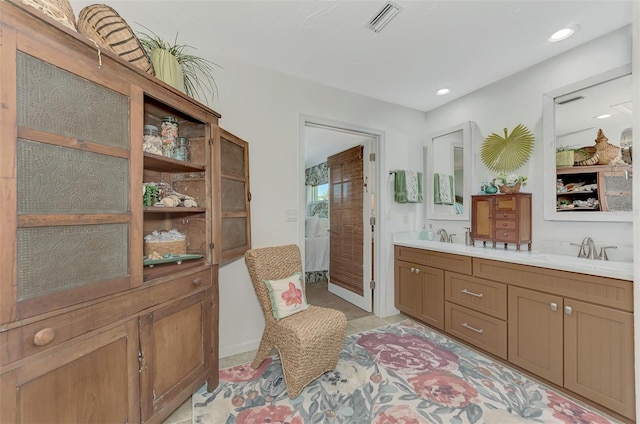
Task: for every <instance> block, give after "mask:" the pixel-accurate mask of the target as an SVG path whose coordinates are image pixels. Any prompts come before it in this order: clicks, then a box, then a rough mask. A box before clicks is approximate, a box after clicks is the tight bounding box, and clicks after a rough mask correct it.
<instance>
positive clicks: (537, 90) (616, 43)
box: [427, 26, 633, 260]
mask: <svg viewBox="0 0 640 424" xmlns="http://www.w3.org/2000/svg"><path fill="white" fill-rule="evenodd" d="M631 52H632V42H631V27H630V26H629V27H625V28H623V29H621V30H618V31H615V32H613V33H611V34H608V35H606V36H604V37H602V38H599V39H597V40H595V41H592V42H590V43H587V44H584V45H582V46H580V47H578V48H576V49H573V50H571V51H569V52H567V53H565V54H562V55H559V56H556V57H554V58H552V59H550V60H547V61H545V62H543V63H541V64H539V65H536V66H533V67H531V68H529V69H526V70H524V71H522V72H519V73H517V74H514V75H512V76H511V77H508V78H505V79H503V80H501V81H499V82H497V83H495V84H492V85H490V86H487V87H485V88H482V89H480V90H477V91H475V92H473V93H471V94H469V95H467V96H464V97H462V98H460V99H457V100H455V101H453V102H451V103H448V104H446V105H444V106H442V107H440V108H438V109H435V110H433V111H430V112H428V113H427V128H428V131H429V134H431V133H434V132H437V131H439V130H442V129H444V128H448V127H451V126H453V125H456V124H459V123H461V122H464V121H469V120H471V121H475V122H476V123H477V124H478V128H479V133H480V134H479V137H478V139H477V140H476V143H475V145H474V146H473V160H474V161H475V163H476V172H475V175H474V176H473V178H472V180H473V182H472V190H471V193H474V194H475V193H478V192H479V188H480V183H481V181H485V180H489V179H491V178H492V177H493V176H494V175H495V173H494V172H493V171H490V170H488V169H487V168H486V166H485V165H484V164H483V163H482V161H481V160H480V156H479V152H480V147H481V144H482V142H483V140H484V138H485V137H486V136H487V135H489V134H491V133H494V132H495V133H498V134H501V133H502V129H503V128H505V127H506V128H508V129H509V130H512V129H513V128H514V127H515V126H516V125H517V124H523V125H525V126H527V127H528V128H529V129H530V130H531V131H532V132H533V134H534V136H535V138H536V142H535V148H534V151H533V154H532V156H531V158H530V159H529V161H528V162H527V163H525V164H524V165H523V167H522V168H520V169H519V170H517V171H516V173H518V174H521V175H525V176H527V177H528V178H529V180H528V184H527V186H526V187H524V188H523V191H526V192H531V193H533V195H532V202H533V211H534V214H533V247H534V249H535V248H540V247H542V246H554V247H556V246H562V247H563V248H564V246H565V245H567V244H568V243H569V242H580V241H581V240H582V239H583V238H584V237H585V236H591V237H592V238H593V239H594V240H595V242H596V245H597V246H602V245H617V246H621V247H623V248H620V249H617V250H615V251H613V250H612V251H611V252H614V253H613V254H612V255H610V259H612V260H615V259H625V260H630V259H631V255H632V247H633V238H632V223H631V222H626V223H610V222H601V223H599V222H565V221H562V222H559V221H545V220H544V217H543V216H544V215H543V213H542V211H543V174H542V169H543V152H542V134H543V133H542V94H543V93H545V92H548V91H552V90H555V89H557V88H560V87H563V86H565V85H568V84H570V83H573V82H575V81H579V80H582V79H585V78H588V77H591V76H593V75H596V74H599V73H602V72H605V71H608V70H611V69H614V68H617V67H619V66H622V65H625V64H628V63H631ZM505 60H508V58H505ZM593 138H594V139H595V134H594V137H593ZM586 144H589V143H586ZM427 218H428V217H427ZM428 222H430V223H433V227H434V229H436V228H440V227H444V228H445V229H447V231H448V232H453V233H457V234H463V229H462V227H465V226H468V225H469V222H468V221H457V222H456V221H431V220H428ZM462 240H463V238H459V242H461V241H462ZM576 254H577V251H576Z"/></svg>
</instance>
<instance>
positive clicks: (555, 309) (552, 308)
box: [549, 303, 558, 312]
mask: <svg viewBox="0 0 640 424" xmlns="http://www.w3.org/2000/svg"><path fill="white" fill-rule="evenodd" d="M549 306H550V307H551V310H552V311H553V312H555V311H557V310H558V304H557V303H551V304H550V305H549Z"/></svg>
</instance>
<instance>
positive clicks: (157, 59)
mask: <svg viewBox="0 0 640 424" xmlns="http://www.w3.org/2000/svg"><path fill="white" fill-rule="evenodd" d="M151 63H152V64H153V69H155V71H156V77H157V78H158V79H160V80H162V81H164V82H166V83H167V84H169V85H170V86H171V87H173V88H175V89H177V90H180V91H182V92H183V93H184V75H183V74H182V67H181V66H180V63H178V60H177V59H176V58H175V57H174V56H173V55H172V54H171V53H170V52H169V51H168V50H164V49H153V50H151Z"/></svg>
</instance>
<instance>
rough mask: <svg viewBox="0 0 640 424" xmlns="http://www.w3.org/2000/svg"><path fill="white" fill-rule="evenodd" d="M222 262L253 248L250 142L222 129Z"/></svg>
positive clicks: (240, 255)
mask: <svg viewBox="0 0 640 424" xmlns="http://www.w3.org/2000/svg"><path fill="white" fill-rule="evenodd" d="M220 191H221V199H220V206H221V213H220V218H221V222H222V223H221V241H220V243H221V246H222V249H221V252H222V257H221V262H222V263H225V262H229V261H231V260H233V259H237V258H240V257H242V256H243V255H244V252H246V251H247V250H249V249H250V248H251V213H250V206H249V205H250V203H249V202H250V201H251V193H250V191H249V143H247V142H246V141H244V140H242V139H241V138H239V137H237V136H235V135H233V134H231V133H230V132H228V131H226V130H224V129H222V128H221V129H220Z"/></svg>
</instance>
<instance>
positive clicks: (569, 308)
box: [564, 299, 635, 419]
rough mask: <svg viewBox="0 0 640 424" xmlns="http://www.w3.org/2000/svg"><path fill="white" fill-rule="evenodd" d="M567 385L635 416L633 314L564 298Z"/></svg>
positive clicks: (608, 405) (584, 394)
mask: <svg viewBox="0 0 640 424" xmlns="http://www.w3.org/2000/svg"><path fill="white" fill-rule="evenodd" d="M564 340H565V345H564V349H565V350H564V387H566V388H567V389H569V390H572V391H574V392H575V393H578V394H581V395H583V396H585V397H587V398H589V399H591V400H593V401H595V402H598V403H599V404H601V405H603V406H606V407H607V408H611V409H612V410H614V411H616V412H618V413H620V414H622V415H624V416H625V417H628V418H630V419H634V415H635V414H634V399H635V397H634V389H633V387H634V381H633V373H634V371H633V369H634V368H633V314H632V313H629V312H623V311H617V310H614V309H611V308H606V307H603V306H598V305H592V304H589V303H585V302H579V301H577V300H573V299H565V308H564Z"/></svg>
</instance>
